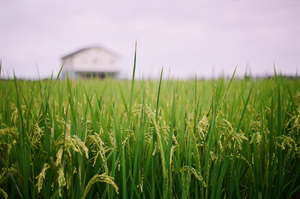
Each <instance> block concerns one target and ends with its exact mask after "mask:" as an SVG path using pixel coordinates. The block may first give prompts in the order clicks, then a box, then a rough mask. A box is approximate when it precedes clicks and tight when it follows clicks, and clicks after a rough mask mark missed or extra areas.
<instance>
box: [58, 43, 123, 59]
mask: <svg viewBox="0 0 300 199" xmlns="http://www.w3.org/2000/svg"><path fill="white" fill-rule="evenodd" d="M93 48H98V49H101V50H104V51H106V52H108V53H110V54H112V55H114V56H116V57H120V56H119V55H118V54H116V53H114V52H113V51H111V50H108V49H107V48H103V47H100V46H90V47H86V48H82V49H80V50H77V51H75V52H73V53H70V54H67V55H65V56H63V57H62V59H64V58H67V57H71V56H73V55H75V54H77V53H80V52H82V51H85V50H89V49H93Z"/></svg>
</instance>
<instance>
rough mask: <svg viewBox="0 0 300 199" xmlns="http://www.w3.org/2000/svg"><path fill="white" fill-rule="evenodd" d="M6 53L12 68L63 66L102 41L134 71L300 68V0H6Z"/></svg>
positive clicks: (2, 10)
mask: <svg viewBox="0 0 300 199" xmlns="http://www.w3.org/2000/svg"><path fill="white" fill-rule="evenodd" d="M0 28H1V29H0V59H2V72H1V75H2V76H3V73H4V74H5V75H6V76H7V75H8V74H10V75H11V74H12V70H13V69H14V71H15V73H16V75H17V77H19V78H37V77H38V72H37V68H38V69H39V73H40V76H41V77H42V78H45V77H49V76H50V75H51V72H52V71H53V73H54V74H57V72H58V70H59V68H60V66H61V61H60V58H61V57H62V56H64V55H66V54H68V53H71V52H73V51H76V50H78V49H81V48H84V47H88V46H94V45H100V46H103V47H106V48H108V49H110V50H112V51H114V52H116V53H117V54H119V55H120V56H121V64H122V76H125V77H131V73H132V72H131V71H132V67H133V57H134V45H135V41H137V42H138V50H137V75H144V77H154V78H159V73H160V70H161V68H162V67H164V74H165V75H166V76H167V75H171V76H174V77H176V78H188V77H194V75H195V73H196V74H197V76H198V77H208V78H209V77H212V75H213V74H214V75H215V76H218V75H220V74H224V75H228V74H232V73H233V71H234V69H235V67H237V74H238V75H243V74H245V71H246V68H248V69H247V70H248V71H249V70H250V71H251V74H252V75H253V76H257V75H266V74H269V75H270V74H273V70H274V65H275V68H276V70H277V72H281V73H283V74H287V75H295V74H296V71H297V69H300V1H299V0H222V1H217V0H213V1H208V0H151V1H150V0H148V1H146V0H145V1H140V0H127V1H121V0H110V1H96V0H95V1H94V0H87V1H74V0H72V1H71V0H64V1H58V0H52V1H32V0H29V1H18V0H10V1H8V0H7V1H5V0H2V1H0Z"/></svg>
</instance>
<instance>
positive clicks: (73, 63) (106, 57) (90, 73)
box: [61, 46, 120, 79]
mask: <svg viewBox="0 0 300 199" xmlns="http://www.w3.org/2000/svg"><path fill="white" fill-rule="evenodd" d="M61 61H62V64H63V65H64V67H63V71H62V78H66V76H67V73H68V76H69V78H73V79H76V78H77V77H83V78H84V77H87V78H89V77H100V78H104V77H105V76H109V77H116V76H118V74H119V73H120V66H119V61H120V58H119V56H118V55H117V54H115V53H113V52H112V51H109V50H107V49H104V48H102V47H99V46H95V47H89V48H83V49H80V50H78V51H75V52H73V53H71V54H68V55H66V56H63V57H62V58H61Z"/></svg>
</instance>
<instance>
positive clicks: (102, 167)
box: [0, 67, 300, 198]
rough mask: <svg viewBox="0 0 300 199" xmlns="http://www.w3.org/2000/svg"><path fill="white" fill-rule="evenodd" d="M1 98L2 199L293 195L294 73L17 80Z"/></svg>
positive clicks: (298, 94) (299, 147) (3, 86)
mask: <svg viewBox="0 0 300 199" xmlns="http://www.w3.org/2000/svg"><path fill="white" fill-rule="evenodd" d="M134 68H135V67H134ZM134 72H135V71H134ZM134 72H133V76H134ZM0 101H1V102H2V103H1V104H0V157H1V160H0V169H1V170H0V197H1V198H2V197H3V198H49V197H50V198H51V197H53V198H59V197H63V198H298V197H299V195H300V192H299V189H300V183H299V182H300V170H299V168H300V161H299V158H300V134H299V130H300V122H299V121H300V117H299V114H298V113H299V111H300V85H299V81H298V80H297V79H296V80H288V79H284V78H282V77H281V76H276V77H275V78H274V79H270V80H253V79H244V80H235V79H231V80H228V79H225V78H220V79H218V80H201V81H198V80H197V79H196V77H195V80H194V81H188V80H186V81H179V80H178V81H174V80H162V75H161V79H160V81H153V80H142V81H134V79H133V80H132V81H127V80H116V79H102V80H100V79H79V80H77V81H73V80H71V79H67V80H59V79H58V78H57V79H55V80H52V78H51V80H47V81H40V80H39V81H21V80H17V79H16V78H15V79H14V80H7V81H1V83H0Z"/></svg>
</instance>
